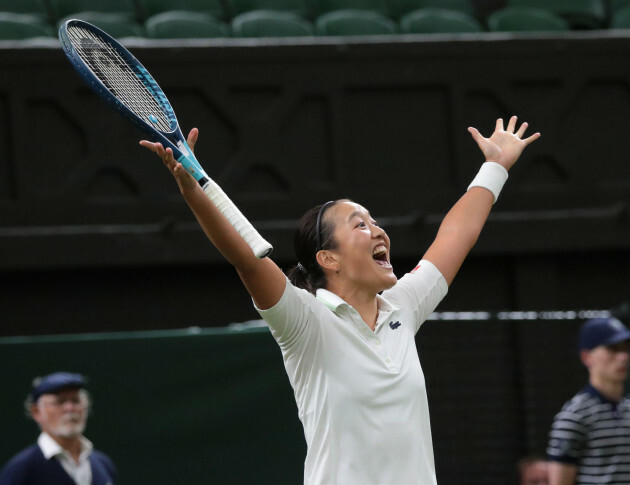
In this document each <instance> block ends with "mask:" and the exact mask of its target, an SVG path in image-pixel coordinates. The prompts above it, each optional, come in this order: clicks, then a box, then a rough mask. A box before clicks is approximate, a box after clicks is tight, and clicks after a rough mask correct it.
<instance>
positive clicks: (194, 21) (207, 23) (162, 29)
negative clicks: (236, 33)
mask: <svg viewBox="0 0 630 485" xmlns="http://www.w3.org/2000/svg"><path fill="white" fill-rule="evenodd" d="M144 26H145V29H146V32H147V37H150V38H153V39H211V38H217V37H229V36H230V29H229V27H228V26H227V25H226V24H225V23H223V22H221V21H220V20H219V19H216V18H214V17H212V16H211V15H207V14H203V13H199V12H183V11H175V12H163V13H159V14H157V15H154V16H152V17H149V18H148V19H147V20H146V22H145V23H144Z"/></svg>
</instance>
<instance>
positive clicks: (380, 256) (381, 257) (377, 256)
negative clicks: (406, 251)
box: [372, 246, 391, 268]
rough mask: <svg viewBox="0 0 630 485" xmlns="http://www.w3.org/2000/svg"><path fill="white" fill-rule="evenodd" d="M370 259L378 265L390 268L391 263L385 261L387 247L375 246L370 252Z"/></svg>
mask: <svg viewBox="0 0 630 485" xmlns="http://www.w3.org/2000/svg"><path fill="white" fill-rule="evenodd" d="M372 259H373V260H374V261H375V262H376V264H378V265H379V266H384V267H387V268H391V264H389V261H387V248H386V247H385V246H376V247H375V248H374V251H373V252H372Z"/></svg>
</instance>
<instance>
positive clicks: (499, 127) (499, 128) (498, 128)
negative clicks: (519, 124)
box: [494, 118, 503, 131]
mask: <svg viewBox="0 0 630 485" xmlns="http://www.w3.org/2000/svg"><path fill="white" fill-rule="evenodd" d="M494 130H495V131H503V119H502V118H499V119H498V120H497V124H496V126H495V127H494Z"/></svg>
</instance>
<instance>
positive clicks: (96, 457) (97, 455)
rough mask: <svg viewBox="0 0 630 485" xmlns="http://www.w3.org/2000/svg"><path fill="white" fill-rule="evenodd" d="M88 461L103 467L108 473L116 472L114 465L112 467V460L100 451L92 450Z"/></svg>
mask: <svg viewBox="0 0 630 485" xmlns="http://www.w3.org/2000/svg"><path fill="white" fill-rule="evenodd" d="M90 459H91V460H93V461H96V462H98V463H100V464H101V465H103V466H105V467H106V468H108V469H109V470H110V472H114V473H115V472H116V465H114V462H113V460H112V459H111V458H110V457H109V456H108V455H106V454H105V453H103V452H102V451H99V450H96V449H95V450H93V451H92V454H91V455H90Z"/></svg>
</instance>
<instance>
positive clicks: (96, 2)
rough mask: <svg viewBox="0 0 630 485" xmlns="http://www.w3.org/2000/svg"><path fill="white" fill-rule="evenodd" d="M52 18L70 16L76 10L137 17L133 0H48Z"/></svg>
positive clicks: (131, 17) (76, 11)
mask: <svg viewBox="0 0 630 485" xmlns="http://www.w3.org/2000/svg"><path fill="white" fill-rule="evenodd" d="M48 1H49V4H50V9H51V13H52V15H53V16H54V19H56V20H58V19H61V18H64V17H70V16H72V15H74V14H76V13H78V12H104V13H109V14H117V15H119V16H120V17H121V18H122V17H126V18H129V19H137V18H138V17H139V16H138V14H137V11H136V6H135V2H134V0H48Z"/></svg>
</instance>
